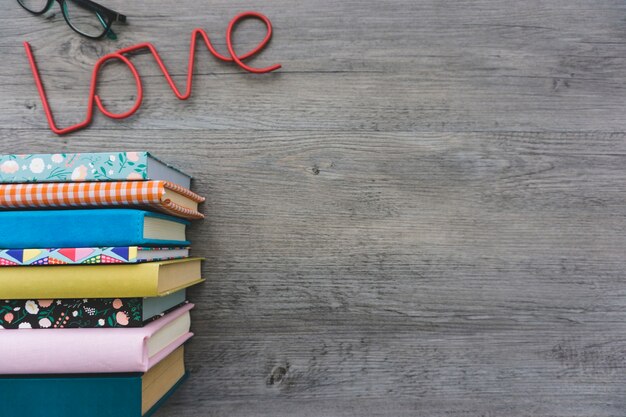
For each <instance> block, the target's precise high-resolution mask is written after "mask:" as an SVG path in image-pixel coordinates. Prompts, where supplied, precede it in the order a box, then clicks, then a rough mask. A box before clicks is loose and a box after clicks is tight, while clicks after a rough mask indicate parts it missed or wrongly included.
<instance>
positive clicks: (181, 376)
mask: <svg viewBox="0 0 626 417" xmlns="http://www.w3.org/2000/svg"><path fill="white" fill-rule="evenodd" d="M183 349H184V347H183V346H181V347H179V348H178V349H176V350H175V351H174V352H172V353H171V354H170V355H168V356H167V357H166V358H164V359H163V360H162V361H161V362H159V363H158V364H157V365H155V366H154V367H153V368H152V369H150V370H149V371H148V372H146V373H144V374H139V373H121V374H101V375H98V374H87V375H11V376H0V392H2V397H3V398H7V399H10V401H0V415H2V416H14V415H15V416H17V415H24V416H31V417H38V416H46V417H70V416H76V417H81V416H89V417H113V416H117V417H148V416H150V415H152V414H153V413H154V412H155V411H156V410H157V409H158V408H159V407H160V406H161V405H162V404H163V403H164V402H165V400H167V398H168V397H169V396H170V395H171V394H172V393H173V392H174V391H175V390H176V388H178V387H179V386H180V384H181V383H182V382H183V381H184V380H185V379H186V374H185V364H184V358H183V356H184V350H183Z"/></svg>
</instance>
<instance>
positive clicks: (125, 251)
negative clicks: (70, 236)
mask: <svg viewBox="0 0 626 417" xmlns="http://www.w3.org/2000/svg"><path fill="white" fill-rule="evenodd" d="M188 256H189V248H183V247H174V248H152V247H144V246H116V247H107V248H52V249H46V248H42V249H0V267H2V266H25V265H80V264H132V263H138V262H148V261H164V260H167V259H179V258H186V257H188Z"/></svg>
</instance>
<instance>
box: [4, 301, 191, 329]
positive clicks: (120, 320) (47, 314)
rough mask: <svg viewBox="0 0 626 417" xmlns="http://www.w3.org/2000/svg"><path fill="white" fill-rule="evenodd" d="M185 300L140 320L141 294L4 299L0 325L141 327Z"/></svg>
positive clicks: (141, 312) (20, 327)
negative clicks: (114, 296) (139, 296)
mask: <svg viewBox="0 0 626 417" xmlns="http://www.w3.org/2000/svg"><path fill="white" fill-rule="evenodd" d="M188 303H189V302H188V301H183V302H182V303H179V304H176V305H175V306H173V307H171V308H168V309H166V310H165V311H163V312H159V313H157V314H155V315H154V316H152V317H149V318H147V319H145V320H143V316H144V308H143V307H144V305H143V298H90V299H86V298H83V299H78V298H63V299H57V300H4V301H3V302H0V329H6V330H16V329H72V328H76V329H80V328H82V329H88V328H103V329H107V328H131V327H143V326H145V325H147V324H148V323H151V322H153V321H154V320H158V319H159V318H161V317H163V316H164V315H166V314H168V313H171V312H172V311H174V310H176V309H177V308H180V307H182V306H184V305H185V304H188Z"/></svg>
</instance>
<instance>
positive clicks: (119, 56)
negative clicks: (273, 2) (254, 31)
mask: <svg viewBox="0 0 626 417" xmlns="http://www.w3.org/2000/svg"><path fill="white" fill-rule="evenodd" d="M246 18H256V19H260V20H262V21H263V22H264V23H265V26H266V27H267V32H266V34H265V38H263V40H262V41H261V42H260V43H259V44H258V45H257V46H256V47H255V48H254V49H252V50H250V51H249V52H246V53H245V54H243V55H237V54H236V53H235V50H234V48H233V43H232V33H233V29H234V27H235V25H236V24H237V23H238V22H239V21H241V20H243V19H246ZM198 36H200V37H201V38H202V40H204V43H205V44H206V46H207V48H208V49H209V51H210V52H211V53H212V54H213V55H214V56H215V57H216V58H218V59H220V60H222V61H226V62H234V63H235V64H237V65H238V66H240V67H241V68H243V69H244V70H246V71H249V72H253V73H257V74H262V73H266V72H271V71H274V70H277V69H279V68H280V67H281V65H280V64H275V65H271V66H269V67H265V68H254V67H250V66H248V65H246V64H245V63H244V62H243V60H244V59H246V58H250V57H251V56H253V55H255V54H256V53H258V52H259V51H261V50H262V49H263V48H264V47H265V45H267V43H268V42H269V40H270V38H271V37H272V24H271V22H270V20H269V19H268V18H267V17H266V16H265V15H263V14H261V13H258V12H243V13H240V14H238V15H237V16H235V17H234V18H233V19H232V20H231V21H230V23H229V24H228V28H227V29H226V46H227V47H228V53H229V54H230V57H228V56H224V55H222V54H220V53H219V52H217V50H215V48H214V47H213V45H212V44H211V41H210V40H209V37H208V36H207V34H206V32H205V31H204V30H202V29H194V30H193V32H191V47H190V50H189V67H188V69H187V89H186V91H185V93H184V94H183V93H181V92H180V91H179V90H178V88H177V87H176V85H175V84H174V81H173V80H172V77H171V76H170V73H169V72H168V71H167V68H166V67H165V64H164V63H163V60H162V59H161V57H160V56H159V53H158V52H157V50H156V48H155V47H154V45H152V44H151V43H147V42H146V43H139V44H137V45H133V46H129V47H128V48H123V49H119V50H117V51H115V52H112V53H110V54H107V55H104V56H103V57H101V58H100V59H98V61H96V63H95V64H94V67H93V72H92V75H91V86H90V89H89V101H88V102H87V116H86V117H85V120H83V121H82V122H80V123H77V124H75V125H73V126H68V127H65V128H58V127H57V125H56V124H55V123H54V118H53V117H52V110H50V105H49V104H48V99H47V97H46V92H45V90H44V88H43V83H42V81H41V77H40V76H39V70H38V69H37V64H36V63H35V57H34V56H33V52H32V50H31V48H30V44H29V43H28V42H24V48H25V49H26V55H27V56H28V60H29V62H30V67H31V69H32V71H33V76H34V77H35V84H36V85H37V90H39V96H40V97H41V103H42V105H43V108H44V111H45V113H46V118H47V119H48V124H49V125H50V129H51V130H52V131H53V132H54V133H56V134H57V135H64V134H66V133H70V132H75V131H77V130H80V129H83V128H85V127H87V126H88V125H89V124H90V123H91V120H92V118H93V105H94V102H95V104H96V106H97V107H98V109H99V110H100V111H101V112H102V114H104V115H105V116H107V117H110V118H112V119H123V118H126V117H129V116H131V115H132V114H134V113H135V112H136V111H137V110H138V109H139V106H141V101H142V99H143V89H142V87H141V77H140V76H139V73H138V72H137V68H135V66H134V65H133V63H132V62H131V61H130V60H129V59H128V58H127V57H126V56H124V54H127V53H130V52H134V51H137V50H139V49H144V48H145V49H148V50H149V51H150V52H151V53H152V55H154V59H155V60H156V62H157V65H158V66H159V68H160V69H161V71H162V72H163V75H164V76H165V79H166V80H167V83H168V84H169V85H170V87H171V88H172V91H173V92H174V94H175V95H176V97H177V98H178V99H180V100H186V99H188V98H189V96H190V95H191V82H192V79H193V65H194V56H195V50H196V40H197V38H198ZM113 59H116V60H118V61H121V62H123V63H124V64H126V66H128V69H129V70H130V72H131V73H132V74H133V77H135V83H136V87H137V99H136V100H135V104H134V105H133V107H132V108H131V109H130V110H128V111H126V112H124V113H112V112H110V111H108V110H107V109H106V107H104V104H102V100H101V99H100V97H99V96H98V95H97V94H96V85H97V79H98V72H99V71H100V68H101V67H102V65H103V64H104V63H106V62H107V61H110V60H113Z"/></svg>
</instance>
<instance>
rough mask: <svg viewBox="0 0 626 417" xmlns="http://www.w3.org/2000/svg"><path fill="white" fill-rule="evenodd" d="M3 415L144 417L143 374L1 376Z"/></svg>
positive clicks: (1, 413) (1, 406)
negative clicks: (142, 413)
mask: <svg viewBox="0 0 626 417" xmlns="http://www.w3.org/2000/svg"><path fill="white" fill-rule="evenodd" d="M0 392H2V398H3V399H5V401H0V415H1V416H19V415H23V416H31V417H34V416H46V417H69V416H89V417H111V416H120V417H121V416H124V417H141V407H142V401H141V399H142V395H141V375H139V374H130V375H115V376H108V375H105V374H102V375H89V376H84V377H77V376H62V375H55V376H48V375H41V376H13V375H12V376H1V377H0Z"/></svg>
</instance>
